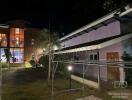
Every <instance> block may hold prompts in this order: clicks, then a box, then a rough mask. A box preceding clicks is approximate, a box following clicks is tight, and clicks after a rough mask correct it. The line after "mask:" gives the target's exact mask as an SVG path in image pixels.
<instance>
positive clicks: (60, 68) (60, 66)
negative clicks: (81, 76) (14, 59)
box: [39, 55, 69, 78]
mask: <svg viewBox="0 0 132 100" xmlns="http://www.w3.org/2000/svg"><path fill="white" fill-rule="evenodd" d="M62 60H63V57H62V56H59V55H55V57H54V61H62ZM48 62H49V59H48V56H42V57H41V58H40V59H39V63H40V64H42V65H43V66H44V69H45V70H46V71H47V70H48V66H49V63H48ZM52 66H53V63H52ZM54 66H56V63H54ZM66 66H67V64H65V63H63V62H59V63H58V67H57V70H56V73H57V74H59V75H62V76H63V77H65V78H67V77H69V72H68V71H67V68H66Z"/></svg>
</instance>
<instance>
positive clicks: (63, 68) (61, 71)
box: [54, 55, 69, 78]
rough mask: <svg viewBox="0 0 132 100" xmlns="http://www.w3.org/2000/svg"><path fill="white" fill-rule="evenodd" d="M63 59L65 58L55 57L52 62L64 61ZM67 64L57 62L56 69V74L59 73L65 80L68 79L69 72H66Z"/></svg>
mask: <svg viewBox="0 0 132 100" xmlns="http://www.w3.org/2000/svg"><path fill="white" fill-rule="evenodd" d="M64 57H65V56H61V55H56V56H55V58H54V60H55V61H64ZM67 66H68V65H67V64H66V63H64V62H59V63H58V68H57V73H59V74H60V75H62V76H63V77H65V78H68V77H69V72H68V70H67Z"/></svg>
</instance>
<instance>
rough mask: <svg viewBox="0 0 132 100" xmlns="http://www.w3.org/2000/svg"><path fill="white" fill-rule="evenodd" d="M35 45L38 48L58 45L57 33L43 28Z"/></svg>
mask: <svg viewBox="0 0 132 100" xmlns="http://www.w3.org/2000/svg"><path fill="white" fill-rule="evenodd" d="M36 42H37V46H38V47H40V48H47V49H48V48H49V46H50V47H53V46H54V45H57V46H58V45H59V41H58V34H57V33H56V32H50V31H49V30H47V29H43V30H42V31H41V32H40V33H39V36H38V38H37V41H36Z"/></svg>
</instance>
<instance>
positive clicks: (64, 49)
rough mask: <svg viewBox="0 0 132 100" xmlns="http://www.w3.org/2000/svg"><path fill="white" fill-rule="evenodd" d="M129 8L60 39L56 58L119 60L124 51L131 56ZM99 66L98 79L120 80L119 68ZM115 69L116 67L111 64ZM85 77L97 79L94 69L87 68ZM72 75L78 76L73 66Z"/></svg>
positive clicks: (130, 14)
mask: <svg viewBox="0 0 132 100" xmlns="http://www.w3.org/2000/svg"><path fill="white" fill-rule="evenodd" d="M131 27H132V8H129V7H128V8H124V11H114V12H112V13H110V14H108V15H106V16H104V17H102V18H100V19H98V20H96V21H94V22H92V23H90V24H88V25H86V26H84V27H82V28H80V29H78V30H76V31H74V32H72V33H70V34H68V35H66V36H64V37H62V38H61V39H60V42H61V49H60V50H59V51H56V52H55V54H56V55H63V56H64V55H65V56H68V57H67V59H65V60H83V61H87V62H92V61H100V62H101V61H102V62H103V61H104V62H107V61H122V55H123V53H124V52H127V53H128V54H129V55H132V28H131ZM109 66H110V65H105V66H104V67H100V77H101V79H102V80H105V81H107V80H120V81H123V80H124V77H125V71H124V69H123V67H121V66H119V67H115V68H113V67H112V68H111V67H109ZM115 66H118V65H115ZM87 67H88V70H87V71H86V76H88V77H93V78H97V77H98V71H97V70H98V69H97V68H96V67H94V66H92V65H91V66H87ZM74 71H75V73H81V72H82V67H77V65H75V66H74Z"/></svg>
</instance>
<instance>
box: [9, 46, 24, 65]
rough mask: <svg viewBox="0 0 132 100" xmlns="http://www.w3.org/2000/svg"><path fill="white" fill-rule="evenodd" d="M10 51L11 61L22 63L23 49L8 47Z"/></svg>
mask: <svg viewBox="0 0 132 100" xmlns="http://www.w3.org/2000/svg"><path fill="white" fill-rule="evenodd" d="M10 52H11V56H12V57H11V59H10V62H11V63H23V55H24V52H23V49H16V48H12V49H10Z"/></svg>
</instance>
